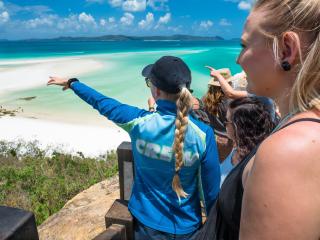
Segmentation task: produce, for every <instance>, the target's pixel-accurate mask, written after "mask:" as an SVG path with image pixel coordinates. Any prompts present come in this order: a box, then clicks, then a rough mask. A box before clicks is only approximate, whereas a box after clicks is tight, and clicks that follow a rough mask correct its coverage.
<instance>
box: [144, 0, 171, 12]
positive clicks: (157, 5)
mask: <svg viewBox="0 0 320 240" xmlns="http://www.w3.org/2000/svg"><path fill="white" fill-rule="evenodd" d="M168 2H169V0H148V2H147V5H148V6H149V7H151V8H152V9H153V10H155V11H169V6H168V5H167V3H168Z"/></svg>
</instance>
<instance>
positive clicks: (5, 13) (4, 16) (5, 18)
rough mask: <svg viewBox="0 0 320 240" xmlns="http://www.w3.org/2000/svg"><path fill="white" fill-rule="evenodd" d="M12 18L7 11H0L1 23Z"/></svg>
mask: <svg viewBox="0 0 320 240" xmlns="http://www.w3.org/2000/svg"><path fill="white" fill-rule="evenodd" d="M9 19H10V15H9V13H8V12H7V11H4V12H2V13H0V24H3V23H6V22H8V21H9Z"/></svg>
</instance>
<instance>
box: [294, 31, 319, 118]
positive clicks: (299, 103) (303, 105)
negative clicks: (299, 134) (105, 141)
mask: <svg viewBox="0 0 320 240" xmlns="http://www.w3.org/2000/svg"><path fill="white" fill-rule="evenodd" d="M319 57H320V33H318V36H317V38H316V40H315V41H314V42H313V44H312V45H311V48H310V50H309V52H308V54H307V56H306V59H305V61H304V62H303V65H302V67H301V70H300V71H299V74H298V77H297V79H296V81H295V83H294V85H293V89H292V94H291V101H290V103H291V104H290V105H291V106H290V107H291V109H297V110H298V111H300V112H303V111H307V110H308V109H311V108H314V107H315V108H317V109H318V110H320V58H319Z"/></svg>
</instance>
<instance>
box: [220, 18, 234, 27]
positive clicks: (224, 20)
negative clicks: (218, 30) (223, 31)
mask: <svg viewBox="0 0 320 240" xmlns="http://www.w3.org/2000/svg"><path fill="white" fill-rule="evenodd" d="M219 25H220V26H224V27H227V26H231V25H232V24H231V22H229V21H228V20H227V19H226V18H222V19H221V20H220V22H219Z"/></svg>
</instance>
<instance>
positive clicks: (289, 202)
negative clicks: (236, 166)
mask: <svg viewBox="0 0 320 240" xmlns="http://www.w3.org/2000/svg"><path fill="white" fill-rule="evenodd" d="M319 151H320V124H319V123H314V122H299V123H296V124H293V125H291V126H289V127H287V128H285V129H283V130H281V131H279V132H277V133H275V134H273V135H272V136H270V137H269V138H267V139H266V140H265V141H264V142H263V143H262V144H261V146H260V147H259V149H258V151H257V154H256V156H255V159H254V162H253V165H252V168H251V170H250V173H249V174H248V178H247V181H246V186H245V191H244V199H243V211H242V217H241V231H240V235H241V239H256V237H257V234H258V233H260V234H261V233H262V232H263V234H262V235H260V239H317V238H319V236H320V230H319V229H320V216H319V214H318V213H319V212H320V190H319V184H320V174H319V171H320V154H319Z"/></svg>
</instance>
